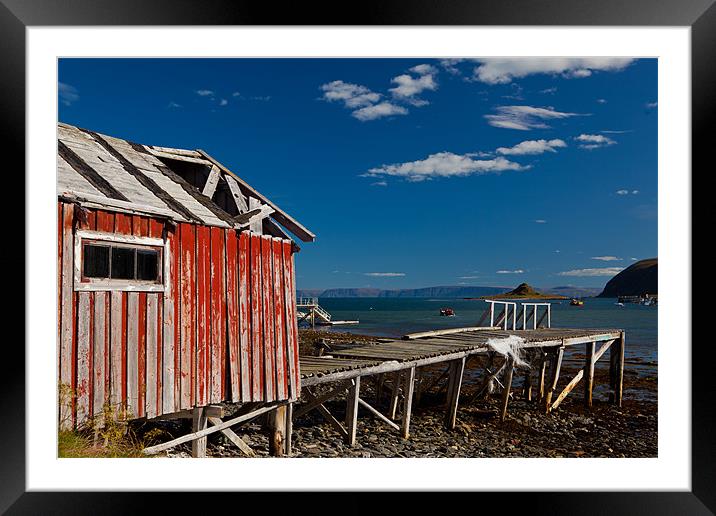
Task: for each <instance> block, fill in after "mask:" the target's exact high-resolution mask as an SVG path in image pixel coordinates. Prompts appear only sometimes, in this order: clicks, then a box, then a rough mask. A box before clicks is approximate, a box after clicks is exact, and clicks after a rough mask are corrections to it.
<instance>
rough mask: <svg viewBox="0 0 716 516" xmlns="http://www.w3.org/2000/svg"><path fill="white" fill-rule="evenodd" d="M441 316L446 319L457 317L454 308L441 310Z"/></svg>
mask: <svg viewBox="0 0 716 516" xmlns="http://www.w3.org/2000/svg"><path fill="white" fill-rule="evenodd" d="M440 315H443V316H446V317H453V316H454V315H455V310H453V309H452V308H441V309H440Z"/></svg>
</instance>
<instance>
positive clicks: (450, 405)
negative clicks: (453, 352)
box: [445, 358, 465, 430]
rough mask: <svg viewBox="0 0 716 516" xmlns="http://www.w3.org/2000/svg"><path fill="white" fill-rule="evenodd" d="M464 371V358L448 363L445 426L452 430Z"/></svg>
mask: <svg viewBox="0 0 716 516" xmlns="http://www.w3.org/2000/svg"><path fill="white" fill-rule="evenodd" d="M464 371H465V358H460V359H458V360H454V361H453V362H451V363H450V381H449V387H448V393H447V410H446V412H445V426H446V427H447V428H448V429H449V430H452V429H454V428H455V422H456V420H457V405H458V400H459V399H460V387H461V386H462V375H463V373H464Z"/></svg>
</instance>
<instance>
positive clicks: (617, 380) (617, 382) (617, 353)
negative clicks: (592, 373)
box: [609, 332, 624, 407]
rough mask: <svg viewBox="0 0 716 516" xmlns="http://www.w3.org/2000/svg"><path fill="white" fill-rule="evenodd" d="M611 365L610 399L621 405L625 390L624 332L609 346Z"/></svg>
mask: <svg viewBox="0 0 716 516" xmlns="http://www.w3.org/2000/svg"><path fill="white" fill-rule="evenodd" d="M609 365H610V367H609V384H610V386H611V388H612V393H611V394H610V395H609V401H610V402H612V403H614V404H616V405H617V406H619V407H621V406H622V394H623V392H624V332H620V334H619V338H618V339H617V340H615V341H614V343H613V344H612V345H611V347H610V348H609Z"/></svg>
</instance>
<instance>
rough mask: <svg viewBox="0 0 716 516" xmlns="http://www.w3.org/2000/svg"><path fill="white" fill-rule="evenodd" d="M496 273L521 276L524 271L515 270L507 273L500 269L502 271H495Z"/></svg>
mask: <svg viewBox="0 0 716 516" xmlns="http://www.w3.org/2000/svg"><path fill="white" fill-rule="evenodd" d="M496 272H497V274H522V273H524V272H525V271H523V270H522V269H516V270H514V271H508V270H504V269H502V270H499V271H496Z"/></svg>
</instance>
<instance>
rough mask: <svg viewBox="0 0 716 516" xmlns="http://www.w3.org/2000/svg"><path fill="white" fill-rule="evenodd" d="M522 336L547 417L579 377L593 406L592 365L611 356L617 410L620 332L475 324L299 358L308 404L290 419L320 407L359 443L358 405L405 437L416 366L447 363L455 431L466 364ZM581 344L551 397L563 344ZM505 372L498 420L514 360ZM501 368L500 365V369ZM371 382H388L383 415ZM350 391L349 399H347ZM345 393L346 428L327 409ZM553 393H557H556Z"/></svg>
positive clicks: (418, 386)
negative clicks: (495, 343)
mask: <svg viewBox="0 0 716 516" xmlns="http://www.w3.org/2000/svg"><path fill="white" fill-rule="evenodd" d="M511 336H517V337H520V338H521V339H523V340H522V343H521V345H520V350H532V351H533V352H535V353H537V354H538V357H539V360H538V362H539V367H537V368H535V370H531V371H528V372H527V375H526V385H529V386H530V387H529V389H528V390H527V397H528V399H531V398H532V396H531V385H532V376H536V381H537V383H536V385H537V389H538V390H537V394H538V395H537V396H536V399H537V401H539V402H540V403H541V404H542V406H543V408H544V410H545V412H550V411H552V410H554V409H556V408H557V407H558V406H559V405H560V404H561V403H562V401H563V400H564V399H565V398H566V397H567V395H568V394H569V393H570V392H571V391H572V390H573V389H574V388H575V387H576V386H577V384H579V382H580V381H582V380H584V403H585V405H586V406H588V407H591V405H592V391H593V388H594V366H595V364H596V362H597V361H598V360H599V359H600V358H602V357H603V356H604V354H605V353H606V352H607V351H608V350H609V351H610V368H609V371H610V400H611V401H612V402H613V403H615V404H616V405H618V406H621V402H622V390H623V371H624V332H623V331H622V330H618V329H597V330H594V329H562V328H540V329H532V330H529V329H528V330H509V329H508V330H505V329H499V328H494V327H491V328H490V327H488V328H485V327H472V328H464V329H451V330H438V331H433V332H423V333H419V334H413V335H407V336H406V337H404V338H403V339H402V340H388V339H381V343H379V344H375V345H370V344H366V345H357V346H355V347H351V348H350V349H343V350H340V351H333V352H330V354H328V355H327V356H323V357H314V356H301V357H300V371H301V387H302V398H303V397H305V398H306V400H307V402H306V403H305V404H304V405H302V406H298V408H297V409H296V411H295V412H294V414H293V415H294V417H298V416H300V415H302V414H305V413H307V412H309V411H311V410H318V411H319V412H320V413H321V414H322V416H323V417H324V419H326V420H327V421H328V422H329V423H331V425H332V426H334V427H335V428H336V430H338V431H339V432H340V433H341V434H342V435H343V436H344V438H345V440H346V442H347V443H348V444H349V445H351V446H352V445H354V444H355V441H356V428H357V425H358V407H359V406H362V407H363V408H365V409H366V410H367V411H368V412H370V413H371V414H372V415H374V416H375V417H377V418H378V419H380V420H381V421H383V422H384V423H386V424H387V425H389V426H391V427H392V428H394V429H395V430H396V431H398V432H400V434H401V436H402V437H403V438H408V437H409V436H410V417H411V411H412V406H413V398H414V396H415V395H416V391H417V397H419V396H420V393H421V391H422V390H423V389H424V385H422V383H423V382H422V381H416V378H418V377H419V376H421V375H420V372H421V368H423V367H426V366H432V365H436V364H445V365H447V366H448V367H447V370H446V372H445V373H443V374H444V375H445V374H447V375H448V387H447V403H446V415H445V424H446V426H447V427H448V428H450V429H452V428H454V427H455V421H456V415H457V410H458V404H459V398H460V389H461V386H462V381H463V375H464V371H465V368H466V364H467V360H468V359H469V358H470V357H472V356H474V355H479V354H483V355H485V354H487V353H488V352H490V351H492V348H491V347H490V344H489V342H488V341H490V340H492V339H506V338H508V337H511ZM573 346H584V347H585V352H586V353H585V359H584V366H583V367H582V368H581V369H580V370H579V371H578V372H577V374H576V375H575V376H574V378H572V379H571V381H570V382H569V383H568V384H567V386H566V387H565V388H564V389H563V390H562V391H560V392H555V390H556V388H557V383H558V380H559V376H560V370H561V365H562V357H563V355H564V351H565V349H566V348H568V347H573ZM503 368H504V369H505V373H504V375H503V377H502V379H503V382H504V385H503V390H502V398H501V399H502V404H501V413H500V417H501V419H503V420H504V418H505V416H506V413H507V405H508V402H509V398H510V390H511V383H512V377H513V370H514V361H513V359H512V358H511V357H509V356H507V357H505V359H504V366H503ZM500 369H502V368H500ZM485 373H486V377H487V378H490V377H492V378H494V377H495V376H496V374H497V371H494V372H493V371H490V370H489V368H488V369H487V370H486V371H485ZM368 378H371V379H372V380H373V381H374V383H375V386H376V391H377V392H380V391H382V389H383V388H384V387H385V386H386V381H387V382H388V383H389V384H390V391H391V398H390V404H389V408H388V413H387V414H383V413H382V412H380V411H379V410H378V408H376V407H374V406H372V405H371V404H370V403H368V401H366V400H365V399H363V398H361V397H360V388H361V383H362V381H363V380H365V379H368ZM322 384H335V387H334V388H332V389H329V390H328V392H326V393H324V394H322V395H318V394H317V393H316V392H315V391H314V388H315V386H317V385H322ZM346 393H347V394H346ZM344 394H346V403H347V406H346V420H345V426H344V424H343V423H341V422H340V421H338V419H336V418H335V417H334V416H333V415H332V414H331V413H330V411H329V410H328V409H327V408H326V406H325V405H324V403H325V402H326V401H329V400H331V399H333V398H336V397H338V396H341V395H344ZM555 394H556V396H555ZM401 397H402V405H403V407H402V416H401V418H400V420H399V421H396V413H397V409H398V404H399V400H400V398H401ZM286 444H287V449H289V450H290V435H287V443H286Z"/></svg>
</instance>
